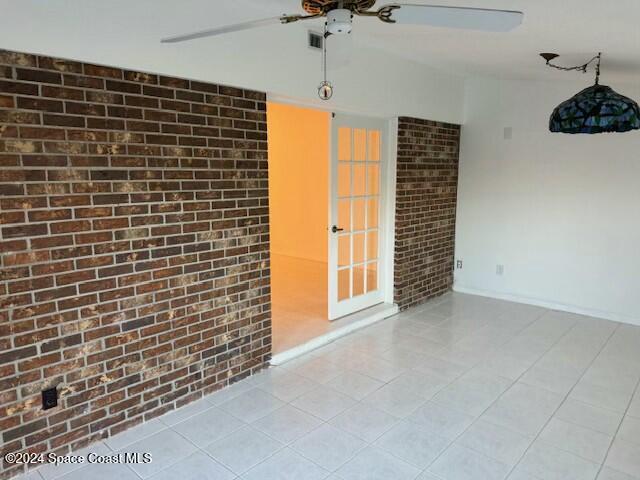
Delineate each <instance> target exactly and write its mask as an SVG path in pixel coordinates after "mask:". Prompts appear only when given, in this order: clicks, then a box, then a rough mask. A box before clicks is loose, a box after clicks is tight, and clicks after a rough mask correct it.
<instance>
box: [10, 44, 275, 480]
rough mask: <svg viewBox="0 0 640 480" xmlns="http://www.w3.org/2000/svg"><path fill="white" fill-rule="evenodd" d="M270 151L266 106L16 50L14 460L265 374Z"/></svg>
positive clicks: (253, 95)
mask: <svg viewBox="0 0 640 480" xmlns="http://www.w3.org/2000/svg"><path fill="white" fill-rule="evenodd" d="M266 140H267V134H266V113H265V95H264V94H263V93H259V92H252V91H247V90H240V89H236V88H230V87H224V86H218V85H212V84H208V83H201V82H196V81H190V80H184V79H180V78H169V77H163V76H158V75H153V74H148V73H141V72H132V71H123V70H121V69H118V68H110V67H103V66H96V65H89V64H81V63H76V62H69V61H64V60H58V59H53V58H47V57H36V56H32V55H26V54H20V53H12V52H7V51H0V258H1V262H2V263H1V265H0V268H1V269H0V432H2V440H3V442H2V443H3V444H4V445H3V446H2V447H1V449H2V451H0V455H2V454H3V453H6V452H9V451H11V452H13V451H27V450H29V451H58V452H64V451H67V450H68V449H69V448H79V447H82V446H84V445H86V444H88V443H90V442H92V441H94V440H96V439H98V438H103V437H105V436H108V435H111V434H115V433H117V432H119V431H121V430H124V429H126V428H128V427H130V426H132V425H134V424H138V423H140V422H142V421H143V420H148V419H150V418H152V417H155V416H157V415H160V414H162V413H164V412H166V411H169V410H171V409H174V408H176V407H178V406H180V405H182V404H184V403H187V402H190V401H193V400H195V399H197V398H199V397H201V396H202V395H203V394H204V393H208V392H211V391H213V390H216V389H218V388H220V387H222V386H223V385H225V384H227V383H230V382H233V381H235V380H237V379H239V378H241V377H243V376H246V375H248V374H249V373H251V372H252V371H255V370H257V369H259V368H260V367H261V366H263V365H264V364H265V362H266V361H267V360H268V359H269V355H270V351H271V324H270V297H269V231H268V228H269V225H268V219H269V216H268V185H267V143H266ZM51 386H57V387H58V390H59V392H60V397H61V398H60V405H59V406H58V407H57V408H54V409H51V410H47V411H46V412H45V411H42V410H41V408H40V403H41V399H40V391H41V390H42V389H44V388H48V387H51ZM16 472H17V470H16V469H13V468H10V466H9V465H6V464H5V465H4V466H3V471H0V478H5V477H9V476H11V475H12V474H15V473H16Z"/></svg>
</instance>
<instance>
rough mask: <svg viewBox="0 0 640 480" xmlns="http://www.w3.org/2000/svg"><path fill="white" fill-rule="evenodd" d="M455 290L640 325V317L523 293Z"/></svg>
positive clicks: (460, 287)
mask: <svg viewBox="0 0 640 480" xmlns="http://www.w3.org/2000/svg"><path fill="white" fill-rule="evenodd" d="M453 291H454V292H458V293H467V294H469V295H478V296H481V297H489V298H496V299H498V300H507V301H510V302H516V303H524V304H526V305H534V306H536V307H543V308H548V309H550V310H559V311H561V312H568V313H576V314H578V315H586V316H588V317H596V318H604V319H605V320H613V321H614V322H621V323H628V324H630V325H637V326H640V318H633V317H629V316H627V315H622V314H620V313H614V312H605V311H601V310H594V309H591V308H584V307H577V306H575V305H565V304H563V303H555V302H550V301H547V300H541V299H538V298H531V297H526V296H522V295H513V294H510V293H500V292H493V291H490V290H481V289H477V288H468V287H462V286H459V285H456V284H454V285H453Z"/></svg>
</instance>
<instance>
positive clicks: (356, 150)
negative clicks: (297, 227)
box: [329, 114, 387, 320]
mask: <svg viewBox="0 0 640 480" xmlns="http://www.w3.org/2000/svg"><path fill="white" fill-rule="evenodd" d="M386 125H387V124H386V122H385V121H384V120H382V119H374V118H367V117H359V116H354V115H343V114H335V115H334V116H333V119H332V125H331V174H330V179H331V184H330V195H329V199H330V225H329V319H330V320H334V319H336V318H340V317H343V316H345V315H349V314H350V313H353V312H356V311H358V310H362V309H364V308H367V307H370V306H373V305H376V304H378V303H381V302H383V301H384V285H385V283H386V282H383V281H382V280H383V278H384V271H383V270H384V265H385V262H384V255H385V252H384V251H383V250H384V248H383V246H384V245H385V242H384V238H383V236H384V225H382V219H383V215H382V213H383V212H384V211H385V210H384V208H383V202H384V195H383V176H384V172H385V167H386V158H385V157H386V155H385V152H386V151H387V148H386V141H387V128H386Z"/></svg>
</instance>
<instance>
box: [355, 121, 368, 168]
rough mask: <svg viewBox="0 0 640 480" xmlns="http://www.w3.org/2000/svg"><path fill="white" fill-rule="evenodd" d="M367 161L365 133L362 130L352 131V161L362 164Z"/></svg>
mask: <svg viewBox="0 0 640 480" xmlns="http://www.w3.org/2000/svg"><path fill="white" fill-rule="evenodd" d="M366 159H367V131H366V130H365V129H364V128H354V129H353V160H354V161H356V162H364V161H365V160H366Z"/></svg>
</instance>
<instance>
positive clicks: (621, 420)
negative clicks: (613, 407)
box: [596, 329, 640, 478]
mask: <svg viewBox="0 0 640 480" xmlns="http://www.w3.org/2000/svg"><path fill="white" fill-rule="evenodd" d="M616 330H617V329H616ZM638 392H640V380H638V382H636V387H635V388H634V390H633V393H632V394H631V397H630V398H629V402H628V403H627V407H626V408H625V411H624V413H623V414H622V417H621V418H620V422H619V423H618V428H616V432H615V434H614V435H613V437H612V439H611V441H610V442H609V448H607V452H606V453H605V456H604V459H603V460H602V464H601V465H600V468H599V469H598V474H597V475H596V478H597V477H598V475H600V472H602V469H603V468H604V466H605V464H606V463H607V458H609V453H610V452H611V448H612V447H613V444H614V442H615V441H616V439H617V438H618V433H620V428H621V427H622V424H623V423H624V419H625V418H626V416H627V412H628V411H629V408H631V403H632V402H633V398H634V397H635V396H636V395H637V394H638ZM633 418H635V417H633ZM621 440H622V439H621ZM634 445H635V444H634ZM639 449H640V448H639ZM614 470H615V469H614Z"/></svg>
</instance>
